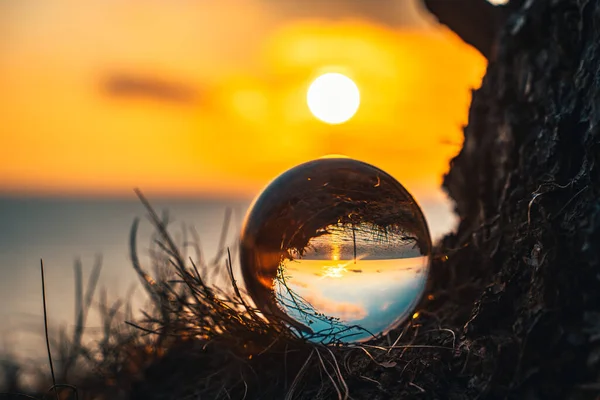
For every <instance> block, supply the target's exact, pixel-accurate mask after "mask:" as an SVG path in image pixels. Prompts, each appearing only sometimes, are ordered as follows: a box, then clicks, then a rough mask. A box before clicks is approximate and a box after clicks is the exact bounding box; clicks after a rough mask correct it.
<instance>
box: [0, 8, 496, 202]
mask: <svg viewBox="0 0 600 400" xmlns="http://www.w3.org/2000/svg"><path fill="white" fill-rule="evenodd" d="M366 3H368V5H366ZM300 4H302V6H301V5H300ZM485 66H486V64H485V60H484V59H483V57H481V56H480V55H479V54H478V53H477V52H476V51H475V50H473V49H471V48H470V47H468V46H466V45H464V44H462V43H461V42H460V40H459V39H458V38H457V37H455V36H454V35H453V34H451V33H449V32H448V31H446V30H444V29H442V28H439V27H437V26H435V24H433V22H432V20H431V19H430V18H429V17H428V16H426V15H425V13H424V11H423V10H422V9H421V6H420V5H419V4H418V3H417V2H413V1H400V0H395V1H391V0H390V1H384V0H379V1H372V2H364V1H356V0H346V1H328V2H324V1H321V2H318V1H313V0H310V1H305V2H299V1H291V0H286V1H280V2H276V1H274V0H219V1H212V0H211V1H209V0H198V1H188V0H169V1H167V0H149V1H144V2H142V1H140V0H119V1H117V0H104V1H91V2H90V1H88V2H81V1H75V0H62V1H58V0H57V1H47V0H38V1H27V2H24V1H19V0H7V1H3V2H2V3H1V4H0V88H2V89H1V90H0V109H1V110H2V112H1V113H0V116H1V117H0V118H1V122H2V128H1V129H0V195H23V194H28V195H36V196H41V195H43V196H46V195H61V196H70V195H77V196H82V195H83V196H130V195H131V193H132V188H134V187H140V188H142V189H143V190H144V191H145V192H146V193H151V194H156V195H168V196H199V195H201V196H209V197H251V196H253V195H255V194H256V192H257V191H259V190H260V188H261V187H263V186H264V185H265V184H267V183H268V182H269V181H270V180H271V179H272V178H273V177H275V176H276V175H278V174H279V173H281V172H283V171H284V170H286V169H288V168H290V167H293V166H294V165H297V164H299V163H301V162H304V161H307V160H310V159H313V158H317V157H320V156H323V155H326V154H330V153H336V154H344V155H347V156H350V157H354V158H358V159H360V160H363V161H366V162H370V163H372V164H374V165H376V166H378V167H380V168H382V169H384V170H386V171H387V172H389V173H390V174H391V175H393V176H394V177H396V178H397V179H398V180H400V182H401V183H403V184H405V185H406V186H407V187H408V188H409V190H411V191H414V192H416V193H417V194H420V195H421V196H425V197H427V196H436V193H438V192H439V189H438V187H439V184H440V182H441V176H442V174H443V173H444V172H445V171H446V170H447V168H448V161H449V159H450V158H451V157H453V156H454V155H455V154H456V153H457V152H458V150H459V149H460V145H461V141H462V130H461V129H462V128H461V126H462V125H464V124H465V123H466V119H467V110H468V104H469V101H470V97H471V89H472V88H476V87H478V86H479V84H480V80H481V77H482V76H483V73H484V70H485ZM323 72H342V73H344V74H346V75H347V76H349V77H351V78H352V79H353V80H354V81H355V83H356V85H357V86H358V88H359V90H360V94H361V105H360V107H359V109H358V112H357V113H356V115H355V116H354V117H353V118H352V119H351V120H350V121H349V122H347V123H345V124H342V125H327V124H325V123H323V122H320V121H318V120H317V119H316V118H315V117H314V116H312V115H311V113H310V111H309V109H308V107H307V104H306V92H307V89H308V85H309V83H310V82H311V81H312V80H313V79H315V78H316V77H317V76H319V74H321V73H323Z"/></svg>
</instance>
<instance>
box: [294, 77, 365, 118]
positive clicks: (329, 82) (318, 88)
mask: <svg viewBox="0 0 600 400" xmlns="http://www.w3.org/2000/svg"><path fill="white" fill-rule="evenodd" d="M306 101H307V103H308V108H309V109H310V112H312V114H313V115H314V116H315V117H317V118H318V119H320V120H321V121H323V122H326V123H328V124H341V123H344V122H346V121H348V120H349V119H350V118H352V116H354V114H355V113H356V111H357V110H358V106H359V104H360V93H359V91H358V87H357V86H356V83H354V81H352V79H350V78H348V77H347V76H345V75H342V74H339V73H327V74H323V75H321V76H319V77H318V78H317V79H315V80H314V81H313V82H312V83H311V84H310V87H309V88H308V93H307V94H306Z"/></svg>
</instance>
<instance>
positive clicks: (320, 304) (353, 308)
mask: <svg viewBox="0 0 600 400" xmlns="http://www.w3.org/2000/svg"><path fill="white" fill-rule="evenodd" d="M303 297H304V299H305V300H306V301H307V302H308V303H310V304H311V305H312V306H313V307H314V308H315V309H316V310H317V311H318V312H321V313H323V314H325V315H327V316H330V317H337V318H340V319H342V320H344V321H358V320H361V319H363V318H365V317H366V316H367V315H368V314H369V313H368V311H367V310H366V309H365V308H364V307H363V306H361V305H359V304H354V303H349V302H338V301H334V300H331V299H328V298H326V297H324V296H323V295H321V294H317V293H312V294H309V295H304V296H303Z"/></svg>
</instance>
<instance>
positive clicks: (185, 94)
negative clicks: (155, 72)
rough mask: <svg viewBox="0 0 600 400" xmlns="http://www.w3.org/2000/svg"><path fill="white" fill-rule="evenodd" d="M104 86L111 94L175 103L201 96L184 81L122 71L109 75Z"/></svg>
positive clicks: (185, 101) (192, 100)
mask: <svg viewBox="0 0 600 400" xmlns="http://www.w3.org/2000/svg"><path fill="white" fill-rule="evenodd" d="M102 88H103V89H104V91H105V92H106V93H107V94H108V95H109V96H114V97H146V98H152V99H155V100H161V101H167V102H174V103H192V102H194V101H196V100H197V99H198V97H199V96H198V93H197V91H196V90H194V88H192V87H190V86H188V85H186V84H184V83H179V82H173V81H169V80H166V79H164V78H159V77H154V76H142V75H129V74H122V73H116V74H112V75H109V76H108V77H107V78H106V79H105V80H104V81H103V82H102Z"/></svg>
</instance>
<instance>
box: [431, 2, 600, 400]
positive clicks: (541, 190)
mask: <svg viewBox="0 0 600 400" xmlns="http://www.w3.org/2000/svg"><path fill="white" fill-rule="evenodd" d="M443 1H444V0H425V4H426V5H427V6H428V7H429V8H430V10H431V11H432V12H434V13H435V14H437V15H438V18H439V19H440V21H441V22H443V23H446V24H448V25H449V26H450V28H452V29H453V30H455V31H456V32H457V33H458V34H459V35H462V36H463V38H465V40H466V41H467V42H469V43H472V44H475V45H477V43H483V44H482V45H481V46H483V47H484V48H480V51H482V53H483V54H486V55H488V56H489V57H490V63H489V66H488V71H487V74H486V76H485V78H484V80H483V84H482V86H481V88H480V89H479V90H477V91H475V92H474V93H473V101H472V104H471V109H470V114H469V124H468V126H467V127H466V128H465V131H464V135H465V140H464V146H463V149H462V151H461V152H460V154H459V155H458V156H457V157H456V158H455V159H454V160H453V161H452V163H451V169H450V172H449V173H448V174H447V176H446V177H445V179H444V188H445V189H446V190H447V192H448V193H449V195H450V196H451V197H452V199H454V201H455V203H456V212H457V213H458V215H459V217H460V225H459V228H458V231H457V232H456V234H453V235H450V236H448V237H446V238H445V239H444V241H443V245H442V248H441V249H440V254H441V255H442V256H443V257H444V259H445V258H446V257H445V256H446V255H447V256H448V259H447V261H445V262H439V263H436V264H435V265H434V268H433V272H432V274H433V277H432V280H433V288H432V290H433V291H432V293H436V291H437V292H439V293H443V295H442V296H441V298H439V299H437V300H439V301H444V302H446V303H447V304H446V306H445V308H444V310H445V311H444V312H452V313H453V315H452V319H451V320H452V321H453V323H455V324H458V325H461V324H462V323H463V322H464V328H462V333H463V335H462V337H460V338H458V337H457V346H456V347H457V348H458V349H459V351H458V353H457V355H456V357H455V360H454V367H453V369H452V374H451V376H452V379H457V380H458V381H459V382H462V384H463V385H465V386H464V389H465V390H466V392H465V393H468V395H469V396H468V397H470V398H471V397H476V396H479V397H483V398H506V397H508V398H519V399H521V398H522V399H554V398H560V399H563V398H577V399H578V398H600V397H597V396H600V372H599V371H600V268H599V264H600V127H599V123H600V0H528V1H517V2H515V1H514V0H513V2H512V5H511V6H510V7H511V8H497V10H498V11H497V14H496V17H493V18H492V17H490V18H492V19H493V20H494V21H496V22H497V21H502V22H503V24H502V28H501V29H499V31H498V34H497V41H496V42H495V44H493V45H492V44H490V43H491V42H490V41H485V40H483V41H482V40H474V39H473V36H472V35H473V34H474V33H473V32H471V30H469V29H466V30H465V29H464V27H462V29H461V27H460V24H467V25H468V24H469V21H468V17H469V16H468V14H469V8H468V7H467V6H468V5H469V4H473V3H478V2H483V0H476V1H468V0H457V1H450V0H448V1H446V4H448V3H452V4H453V5H455V6H456V7H455V8H454V10H453V11H452V12H454V13H458V14H460V11H461V9H460V7H461V4H462V6H463V7H467V8H464V9H462V11H463V12H464V15H462V17H461V18H462V19H461V18H459V19H457V18H455V17H453V16H452V15H448V14H447V13H448V10H445V11H444V10H441V9H440V8H439V7H438V6H439V4H440V3H443ZM436 3H437V4H436ZM436 7H438V8H437V9H436ZM457 11H458V12H457ZM507 11H510V14H509V13H508V12H507ZM474 18H475V20H476V19H477V18H480V19H481V18H482V16H481V15H474ZM473 21H474V20H473ZM457 24H458V25H457ZM469 26H471V25H469ZM488 26H489V25H488ZM471 27H472V26H471ZM465 31H469V32H468V33H466V34H465V33H464V32H465ZM483 34H485V35H488V32H487V31H486V32H483ZM466 35H471V36H470V37H465V36H466ZM486 43H487V44H486ZM486 46H487V47H486Z"/></svg>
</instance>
